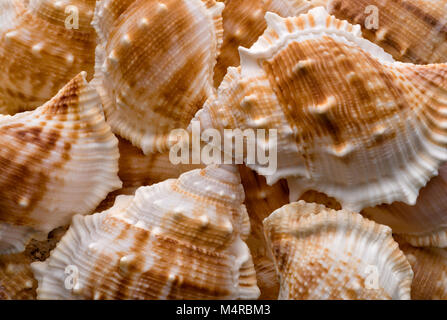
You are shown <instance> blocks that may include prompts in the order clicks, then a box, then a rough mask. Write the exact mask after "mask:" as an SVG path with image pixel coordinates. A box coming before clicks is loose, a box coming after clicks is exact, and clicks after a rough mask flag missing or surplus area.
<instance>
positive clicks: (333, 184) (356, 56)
mask: <svg viewBox="0 0 447 320" xmlns="http://www.w3.org/2000/svg"><path fill="white" fill-rule="evenodd" d="M266 19H267V23H268V28H267V30H266V31H265V33H264V35H263V36H262V37H260V38H259V40H258V41H257V42H256V43H255V44H254V45H253V46H252V47H251V48H250V49H244V48H241V49H240V54H241V67H240V68H229V71H228V74H227V76H226V77H225V79H224V81H223V82H222V84H221V86H220V88H219V91H218V96H217V98H216V97H213V98H210V99H209V100H208V102H207V103H206V104H205V106H204V108H203V109H202V110H201V111H199V113H198V114H197V116H196V118H197V119H198V120H200V121H201V123H202V128H203V129H207V128H210V127H212V128H217V129H218V130H220V131H223V130H224V129H235V128H238V129H241V130H246V129H266V130H270V129H276V130H277V131H278V141H277V144H276V146H277V152H278V154H280V155H281V157H278V165H277V170H276V171H275V172H274V173H273V174H272V173H271V172H270V170H267V166H262V165H260V164H259V163H258V164H255V165H250V167H251V168H253V169H255V170H256V171H257V172H258V173H260V174H262V175H265V176H267V181H268V183H269V184H273V183H275V182H276V181H278V180H279V179H281V178H287V179H288V182H289V189H290V195H291V200H296V199H298V197H299V196H300V195H302V194H303V193H305V191H307V190H316V191H319V192H322V193H325V194H327V195H328V196H330V197H333V198H335V199H337V200H338V201H339V202H340V203H341V204H342V206H343V208H345V209H351V210H353V211H360V210H361V209H363V208H366V207H370V206H375V205H379V204H382V203H392V202H394V201H402V202H404V203H407V204H414V203H415V202H416V199H417V196H418V192H419V190H420V189H421V188H422V187H423V186H425V184H426V183H427V182H428V181H429V180H430V179H431V178H432V177H434V176H436V175H437V174H438V169H439V167H440V166H441V164H442V163H443V162H444V161H446V160H447V126H446V123H447V80H446V79H447V65H446V64H435V65H426V66H418V65H413V64H404V63H400V62H394V60H393V58H392V57H391V56H390V55H388V54H386V53H385V52H384V51H383V49H381V48H380V47H378V46H376V45H375V44H373V43H371V42H369V41H368V40H365V39H363V38H362V37H361V31H360V27H359V26H353V25H351V24H349V23H348V22H346V21H341V20H338V19H336V18H335V17H333V16H329V15H328V14H327V12H326V11H325V9H324V8H322V7H318V8H315V9H312V10H311V11H309V13H308V14H305V15H300V16H299V17H295V18H286V19H283V18H280V17H279V16H277V15H275V14H273V13H268V14H267V15H266ZM254 142H255V143H256V145H257V147H258V148H261V150H262V149H267V147H269V145H270V143H266V142H265V141H264V140H262V137H261V138H260V139H259V140H258V141H254ZM272 143H274V142H272ZM269 169H270V168H269Z"/></svg>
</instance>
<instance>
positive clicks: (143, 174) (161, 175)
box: [118, 138, 204, 188]
mask: <svg viewBox="0 0 447 320" xmlns="http://www.w3.org/2000/svg"><path fill="white" fill-rule="evenodd" d="M118 140H119V144H118V146H119V151H120V160H119V172H118V176H119V177H120V179H121V181H122V182H123V187H124V188H131V187H136V188H138V187H142V186H149V185H152V184H154V183H158V182H162V181H164V180H167V179H174V178H178V177H179V176H180V175H181V174H182V173H185V172H187V171H191V170H194V169H201V168H203V167H204V166H203V165H194V164H181V163H180V164H178V165H174V164H172V163H171V161H170V159H169V152H165V153H153V154H149V155H144V153H143V152H142V151H141V150H140V149H138V148H136V147H134V146H133V145H132V144H131V143H130V142H128V141H127V140H124V139H122V138H118Z"/></svg>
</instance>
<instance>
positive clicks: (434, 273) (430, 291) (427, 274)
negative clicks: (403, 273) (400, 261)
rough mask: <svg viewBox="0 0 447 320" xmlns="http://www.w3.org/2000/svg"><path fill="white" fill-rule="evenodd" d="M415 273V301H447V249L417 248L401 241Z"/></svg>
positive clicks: (413, 297) (413, 283)
mask: <svg viewBox="0 0 447 320" xmlns="http://www.w3.org/2000/svg"><path fill="white" fill-rule="evenodd" d="M399 243H400V249H401V250H402V251H403V252H404V254H405V256H406V257H407V260H408V262H410V264H411V268H412V269H413V272H414V279H413V282H412V284H411V298H412V299H413V300H447V249H439V248H416V247H413V246H411V245H410V244H408V243H404V242H402V240H401V239H399Z"/></svg>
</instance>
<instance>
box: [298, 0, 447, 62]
mask: <svg viewBox="0 0 447 320" xmlns="http://www.w3.org/2000/svg"><path fill="white" fill-rule="evenodd" d="M293 1H294V2H295V3H296V6H297V7H299V9H297V10H296V13H297V14H298V13H306V12H308V11H309V10H310V9H311V8H315V7H318V6H325V7H326V9H327V10H328V12H329V13H330V14H332V15H334V16H335V17H337V18H338V19H341V20H347V21H349V22H350V23H352V24H359V25H360V26H361V27H362V34H363V37H364V38H366V39H368V40H370V41H372V42H374V43H376V44H377V45H379V46H380V47H382V48H383V49H384V50H385V51H386V52H388V53H390V54H391V55H392V56H393V57H394V59H396V60H398V61H402V62H411V63H417V64H428V63H442V62H447V43H446V41H445V39H446V37H447V28H446V26H445V16H446V15H447V1H446V0H436V1H427V0H393V1H383V0H293Z"/></svg>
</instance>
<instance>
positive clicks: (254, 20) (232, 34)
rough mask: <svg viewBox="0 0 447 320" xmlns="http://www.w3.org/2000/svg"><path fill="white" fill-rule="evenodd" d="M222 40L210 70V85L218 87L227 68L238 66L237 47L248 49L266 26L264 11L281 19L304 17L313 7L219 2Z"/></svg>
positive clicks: (275, 0) (289, 0)
mask: <svg viewBox="0 0 447 320" xmlns="http://www.w3.org/2000/svg"><path fill="white" fill-rule="evenodd" d="M221 1H222V2H224V3H225V9H224V10H223V12H222V16H223V27H224V38H223V44H222V49H221V53H220V55H219V58H218V60H217V65H216V67H215V69H214V85H215V86H216V87H218V86H219V84H220V83H221V81H222V79H223V78H224V76H225V74H226V73H227V69H228V67H237V66H239V51H238V49H239V47H240V46H242V47H251V46H252V45H253V44H254V43H255V42H256V40H257V39H258V38H259V36H261V35H262V33H263V32H264V30H265V28H266V27H267V24H266V23H265V19H264V16H265V14H266V13H267V11H271V12H274V13H277V14H279V15H280V16H282V17H293V16H295V15H297V14H298V13H304V12H306V11H308V10H309V9H310V8H312V6H313V5H310V4H307V3H301V1H298V0H221Z"/></svg>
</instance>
